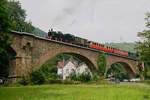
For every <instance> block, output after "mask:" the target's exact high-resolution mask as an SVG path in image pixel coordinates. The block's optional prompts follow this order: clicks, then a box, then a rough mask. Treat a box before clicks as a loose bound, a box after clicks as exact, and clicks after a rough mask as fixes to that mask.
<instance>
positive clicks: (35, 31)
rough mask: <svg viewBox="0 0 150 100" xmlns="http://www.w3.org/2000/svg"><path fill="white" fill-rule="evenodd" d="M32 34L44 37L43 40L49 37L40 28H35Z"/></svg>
mask: <svg viewBox="0 0 150 100" xmlns="http://www.w3.org/2000/svg"><path fill="white" fill-rule="evenodd" d="M32 33H34V34H35V35H36V36H39V37H43V38H45V37H46V36H47V33H46V32H44V31H42V30H41V29H39V28H34V30H33V32H32Z"/></svg>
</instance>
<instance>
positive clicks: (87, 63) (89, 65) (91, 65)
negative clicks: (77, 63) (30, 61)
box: [42, 52, 97, 72]
mask: <svg viewBox="0 0 150 100" xmlns="http://www.w3.org/2000/svg"><path fill="white" fill-rule="evenodd" d="M62 54H67V55H71V56H73V57H76V58H78V59H79V60H81V61H82V62H84V63H85V64H86V65H87V66H88V68H89V69H90V70H91V71H92V72H93V71H95V72H96V71H97V69H96V67H95V65H94V64H93V62H92V61H90V59H88V58H87V57H85V56H83V55H81V54H78V53H72V52H61V53H57V54H55V55H53V56H51V57H50V58H48V59H47V60H46V61H45V62H44V63H43V64H45V63H46V62H48V61H49V60H50V59H53V58H54V57H57V56H59V55H62ZM43 64H42V65H43Z"/></svg>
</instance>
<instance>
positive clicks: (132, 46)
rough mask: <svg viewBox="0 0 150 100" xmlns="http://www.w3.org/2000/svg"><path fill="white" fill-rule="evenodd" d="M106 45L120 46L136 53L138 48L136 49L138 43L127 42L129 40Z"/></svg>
mask: <svg viewBox="0 0 150 100" xmlns="http://www.w3.org/2000/svg"><path fill="white" fill-rule="evenodd" d="M105 45H107V46H112V47H114V48H119V49H121V50H125V51H130V52H133V53H136V49H135V47H136V43H127V42H123V43H105Z"/></svg>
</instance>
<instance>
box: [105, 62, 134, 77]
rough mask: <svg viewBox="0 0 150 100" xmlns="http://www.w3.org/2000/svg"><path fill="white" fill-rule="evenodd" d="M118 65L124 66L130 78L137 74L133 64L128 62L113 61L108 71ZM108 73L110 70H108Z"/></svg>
mask: <svg viewBox="0 0 150 100" xmlns="http://www.w3.org/2000/svg"><path fill="white" fill-rule="evenodd" d="M117 66H122V68H123V70H122V71H123V72H122V73H124V74H126V75H128V77H129V78H133V77H135V76H136V74H135V72H134V70H133V69H132V67H131V65H130V64H128V63H126V62H115V63H112V64H111V65H110V67H109V69H108V71H109V70H110V69H111V68H113V67H117ZM107 74H108V72H107Z"/></svg>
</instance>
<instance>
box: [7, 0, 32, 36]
mask: <svg viewBox="0 0 150 100" xmlns="http://www.w3.org/2000/svg"><path fill="white" fill-rule="evenodd" d="M8 13H9V18H10V19H11V22H12V28H11V29H12V30H15V31H20V32H29V33H32V31H33V30H34V27H33V26H32V23H31V22H30V21H29V22H27V21H25V19H26V11H25V10H24V9H22V7H21V4H20V2H19V1H14V0H13V1H9V2H8Z"/></svg>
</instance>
